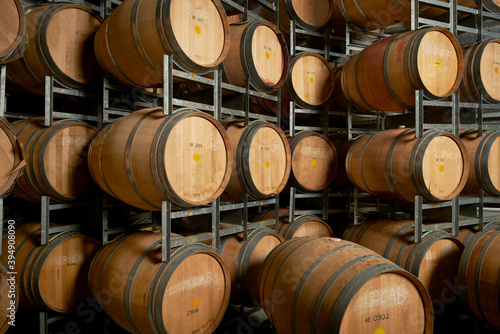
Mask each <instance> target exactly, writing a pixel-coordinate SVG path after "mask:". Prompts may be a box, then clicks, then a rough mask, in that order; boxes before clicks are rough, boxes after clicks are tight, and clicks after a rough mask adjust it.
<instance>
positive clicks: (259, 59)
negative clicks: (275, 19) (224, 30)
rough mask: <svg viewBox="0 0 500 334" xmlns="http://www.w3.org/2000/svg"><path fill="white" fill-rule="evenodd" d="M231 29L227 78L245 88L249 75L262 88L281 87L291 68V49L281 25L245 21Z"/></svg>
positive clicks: (224, 63)
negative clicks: (289, 67)
mask: <svg viewBox="0 0 500 334" xmlns="http://www.w3.org/2000/svg"><path fill="white" fill-rule="evenodd" d="M230 30H231V42H230V46H229V52H228V55H227V57H226V58H225V59H224V61H223V63H222V68H223V70H224V74H223V78H224V79H225V80H227V82H228V83H230V84H232V85H236V86H241V87H244V86H245V80H246V79H247V78H249V79H250V80H251V82H252V84H253V85H254V86H255V88H256V89H259V90H261V91H270V90H272V89H274V88H278V87H281V85H283V83H284V82H285V79H286V76H287V71H288V49H287V47H286V43H285V39H284V38H283V35H282V34H281V32H280V31H279V30H278V28H276V26H274V25H273V24H271V23H269V22H245V23H241V24H233V25H231V28H230Z"/></svg>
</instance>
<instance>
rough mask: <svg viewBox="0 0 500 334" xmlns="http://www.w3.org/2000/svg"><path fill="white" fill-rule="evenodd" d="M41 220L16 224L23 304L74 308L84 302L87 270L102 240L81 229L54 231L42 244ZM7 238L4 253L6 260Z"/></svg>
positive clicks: (18, 280)
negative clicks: (83, 232) (89, 235)
mask: <svg viewBox="0 0 500 334" xmlns="http://www.w3.org/2000/svg"><path fill="white" fill-rule="evenodd" d="M40 240H41V232H40V223H39V222H33V223H24V224H21V225H17V226H16V239H15V241H16V242H15V249H16V250H15V258H16V269H17V275H16V283H17V284H18V287H19V297H20V298H19V302H20V305H21V306H24V307H28V308H33V309H43V310H48V311H56V312H72V311H74V310H75V309H76V307H77V306H78V305H79V304H80V303H81V302H83V301H84V300H85V299H86V298H87V297H88V296H90V291H89V289H88V281H87V276H88V270H89V266H90V263H91V261H92V258H93V256H94V255H95V253H96V252H97V251H98V250H99V247H100V243H99V242H98V241H97V240H95V239H94V238H91V237H87V236H84V235H83V234H81V233H80V232H64V233H59V234H55V235H51V237H50V239H49V243H48V244H47V245H46V246H40ZM6 241H7V240H5V239H4V242H3V246H2V256H1V257H0V259H1V260H2V262H3V263H6V259H7V256H8V252H7V242H6Z"/></svg>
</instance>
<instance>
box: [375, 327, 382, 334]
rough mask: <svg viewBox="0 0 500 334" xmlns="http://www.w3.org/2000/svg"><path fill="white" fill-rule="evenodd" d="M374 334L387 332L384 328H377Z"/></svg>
mask: <svg viewBox="0 0 500 334" xmlns="http://www.w3.org/2000/svg"><path fill="white" fill-rule="evenodd" d="M373 334H385V331H384V330H383V329H382V328H377V329H376V330H375V332H373Z"/></svg>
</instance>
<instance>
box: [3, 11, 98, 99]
mask: <svg viewBox="0 0 500 334" xmlns="http://www.w3.org/2000/svg"><path fill="white" fill-rule="evenodd" d="M102 21H103V19H102V18H101V17H100V16H99V14H98V13H97V12H95V11H93V10H91V9H89V8H87V7H85V6H81V5H76V4H46V5H41V6H33V7H29V8H28V9H27V11H26V22H27V36H28V44H29V46H28V48H27V49H26V52H25V53H24V56H23V57H22V58H20V59H18V60H16V61H13V62H11V63H9V64H8V65H7V76H8V78H9V80H10V81H11V82H12V83H13V84H15V85H16V86H18V87H20V88H21V89H25V90H27V91H29V92H32V93H35V94H40V95H43V94H44V93H45V90H44V87H45V76H53V77H54V79H55V80H56V81H57V82H58V83H59V84H61V85H62V86H64V87H68V88H76V89H83V88H85V87H86V86H88V85H89V84H92V83H94V82H96V81H98V80H100V79H101V78H102V72H101V69H100V68H99V64H98V63H97V60H96V56H95V54H94V49H93V42H94V35H95V33H96V31H97V29H98V28H99V27H100V26H101V22H102Z"/></svg>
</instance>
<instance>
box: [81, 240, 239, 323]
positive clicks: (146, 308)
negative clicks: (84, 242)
mask: <svg viewBox="0 0 500 334" xmlns="http://www.w3.org/2000/svg"><path fill="white" fill-rule="evenodd" d="M172 237H173V238H174V239H176V238H180V236H179V235H175V234H173V235H172ZM160 239H161V235H160V234H159V233H155V232H136V233H132V234H124V235H122V236H120V237H119V238H118V239H116V240H114V241H113V242H112V243H111V244H108V245H107V246H106V247H103V248H102V249H101V251H100V252H99V253H98V254H97V255H96V256H95V257H94V259H93V261H92V264H91V269H90V270H89V283H90V289H91V291H92V293H93V295H94V296H96V299H97V302H98V303H99V304H100V305H101V306H102V307H103V308H104V309H105V310H106V312H107V313H108V315H109V316H110V317H111V318H112V319H114V320H115V321H116V322H117V323H118V324H119V325H120V326H121V327H122V328H124V329H127V330H128V331H137V332H139V330H140V331H141V332H162V333H166V332H167V331H166V328H165V324H164V323H163V322H162V321H158V320H160V318H161V312H160V313H158V312H157V311H156V309H157V308H161V300H162V299H163V298H156V296H158V295H162V294H163V293H164V292H165V291H164V290H165V287H166V285H167V283H168V280H169V276H171V275H172V267H173V266H175V267H174V268H173V271H174V272H175V269H176V267H177V266H178V265H180V264H181V263H182V261H183V260H185V259H186V258H188V257H189V256H191V255H196V254H200V253H203V254H208V255H209V256H210V257H212V258H213V259H214V260H215V261H216V262H218V263H219V264H220V269H221V272H222V274H223V278H224V281H225V282H226V284H225V289H224V298H223V300H222V305H221V309H220V311H219V314H218V316H217V318H216V319H215V321H214V322H213V323H212V324H211V327H210V328H209V329H207V331H206V332H204V333H211V332H212V331H213V330H214V329H215V327H217V324H218V323H219V322H220V321H221V320H222V317H223V315H224V312H225V309H226V307H227V306H228V303H229V294H230V287H229V282H230V277H229V271H228V270H227V268H226V265H225V264H224V262H223V260H222V258H221V257H220V256H219V255H218V254H216V253H215V252H214V251H212V250H211V249H210V248H209V247H208V246H206V245H204V244H199V243H195V244H191V245H187V246H183V247H178V248H175V249H172V255H171V256H172V258H171V261H170V262H155V263H153V271H150V272H145V271H144V270H146V269H148V268H146V269H141V266H142V265H143V264H144V263H145V260H146V259H147V258H149V257H156V256H157V255H152V252H153V251H155V252H157V251H158V249H161V244H160V242H161V240H160ZM137 241H141V242H143V243H144V244H146V245H147V246H148V247H147V248H143V245H139V246H140V247H141V249H142V250H143V251H142V253H139V255H136V256H135V257H134V259H135V262H134V265H133V266H130V265H128V267H127V268H126V269H127V270H128V271H127V273H128V274H127V273H126V275H127V276H128V280H127V282H126V285H123V286H122V287H120V289H118V290H116V289H115V290H114V291H110V290H111V289H107V288H106V287H105V285H104V283H105V282H104V281H106V280H107V278H106V271H107V270H108V269H109V268H108V267H109V265H110V264H111V263H112V260H113V256H115V257H116V256H117V255H120V252H123V251H124V249H123V248H124V246H126V245H127V243H133V244H136V242H137ZM129 247H130V246H129ZM157 253H158V252H157ZM150 266H151V265H150ZM129 267H130V268H129ZM111 269H113V268H111ZM111 269H110V270H111ZM122 269H123V268H121V270H122ZM114 270H116V269H114ZM141 270H142V272H141ZM144 275H149V278H148V280H149V281H148V282H147V283H148V284H149V283H151V287H150V292H149V294H148V295H147V300H143V299H142V298H141V299H140V301H141V302H142V303H145V304H143V305H141V307H136V308H135V309H133V304H127V303H128V302H130V303H131V300H132V299H133V298H137V297H140V296H133V294H134V292H133V291H132V289H133V287H132V285H133V282H134V278H135V277H137V276H141V277H142V276H144ZM108 283H109V284H111V283H110V282H108ZM143 284H144V283H143ZM103 291H106V293H107V294H108V295H111V296H112V297H113V296H115V295H116V294H122V293H123V294H124V295H125V298H123V297H121V296H117V297H113V298H112V299H111V302H106V301H105V300H104V299H103V298H102V292H103ZM137 293H138V292H136V294H137ZM155 298H156V301H155ZM158 300H159V302H158ZM136 303H138V302H136ZM137 311H140V312H143V313H142V314H134V312H137ZM160 311H161V309H160ZM120 313H126V315H125V316H123V314H122V317H121V318H117V316H118V315H119V314H120ZM158 317H160V318H158ZM138 320H144V323H140V322H139V321H138Z"/></svg>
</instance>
